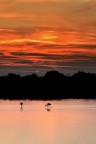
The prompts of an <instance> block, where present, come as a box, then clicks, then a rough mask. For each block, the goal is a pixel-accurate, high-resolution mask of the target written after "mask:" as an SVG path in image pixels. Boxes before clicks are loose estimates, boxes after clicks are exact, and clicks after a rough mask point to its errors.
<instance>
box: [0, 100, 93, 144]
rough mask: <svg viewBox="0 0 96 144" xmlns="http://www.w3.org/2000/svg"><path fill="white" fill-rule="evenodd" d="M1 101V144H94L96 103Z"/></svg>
mask: <svg viewBox="0 0 96 144" xmlns="http://www.w3.org/2000/svg"><path fill="white" fill-rule="evenodd" d="M20 102H21V101H8V100H7V101H4V100H1V101H0V142H1V144H96V101H95V100H62V101H48V102H51V103H52V106H51V107H50V108H49V109H46V108H45V104H46V101H23V103H24V105H23V109H21V108H20Z"/></svg>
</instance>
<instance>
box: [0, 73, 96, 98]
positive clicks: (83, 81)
mask: <svg viewBox="0 0 96 144" xmlns="http://www.w3.org/2000/svg"><path fill="white" fill-rule="evenodd" d="M0 99H5V100H7V99H8V100H62V99H96V74H92V73H85V72H78V73H76V74H74V75H72V76H65V75H63V74H62V73H59V72H58V71H50V72H47V73H46V74H45V76H43V77H39V76H37V75H36V74H32V75H27V76H24V77H21V76H20V75H16V74H8V75H7V76H0Z"/></svg>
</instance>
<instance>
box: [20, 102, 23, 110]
mask: <svg viewBox="0 0 96 144" xmlns="http://www.w3.org/2000/svg"><path fill="white" fill-rule="evenodd" d="M20 105H21V110H22V109H23V102H21V103H20Z"/></svg>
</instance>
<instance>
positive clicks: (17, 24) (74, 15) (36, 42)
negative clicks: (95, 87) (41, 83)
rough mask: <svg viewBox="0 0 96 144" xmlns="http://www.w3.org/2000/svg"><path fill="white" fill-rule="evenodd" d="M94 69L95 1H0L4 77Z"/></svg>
mask: <svg viewBox="0 0 96 144" xmlns="http://www.w3.org/2000/svg"><path fill="white" fill-rule="evenodd" d="M50 70H58V71H60V72H62V73H64V74H73V73H75V72H77V71H85V72H92V73H93V72H96V0H0V75H5V74H8V73H19V74H22V75H26V74H31V73H33V72H35V73H37V74H38V75H43V74H45V72H47V71H50Z"/></svg>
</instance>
